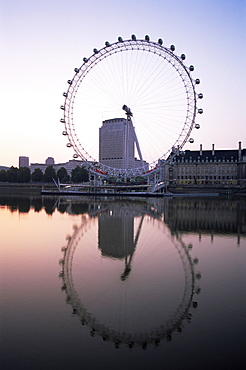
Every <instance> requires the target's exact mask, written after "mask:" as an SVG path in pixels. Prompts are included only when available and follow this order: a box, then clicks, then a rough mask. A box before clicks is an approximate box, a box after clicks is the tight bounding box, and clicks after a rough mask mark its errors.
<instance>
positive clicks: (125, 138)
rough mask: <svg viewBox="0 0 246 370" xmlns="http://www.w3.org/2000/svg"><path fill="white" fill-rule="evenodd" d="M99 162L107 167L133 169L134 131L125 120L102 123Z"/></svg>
mask: <svg viewBox="0 0 246 370" xmlns="http://www.w3.org/2000/svg"><path fill="white" fill-rule="evenodd" d="M99 162H100V163H102V164H105V165H107V166H109V167H116V168H134V166H135V158H134V131H133V128H132V126H131V125H129V124H128V121H127V120H126V119H125V118H114V119H109V120H106V121H103V123H102V126H101V127H100V128H99Z"/></svg>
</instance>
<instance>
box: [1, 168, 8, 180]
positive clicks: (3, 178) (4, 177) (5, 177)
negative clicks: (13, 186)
mask: <svg viewBox="0 0 246 370" xmlns="http://www.w3.org/2000/svg"><path fill="white" fill-rule="evenodd" d="M5 181H7V171H5V170H1V171H0V182H5Z"/></svg>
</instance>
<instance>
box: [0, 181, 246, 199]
mask: <svg viewBox="0 0 246 370" xmlns="http://www.w3.org/2000/svg"><path fill="white" fill-rule="evenodd" d="M43 188H44V189H45V190H50V191H52V190H54V191H56V190H57V189H56V186H55V184H53V183H45V184H44V183H26V184H21V183H18V184H17V183H0V194H2V195H4V194H13V195H14V194H16V195H18V194H26V195H27V194H30V195H32V194H35V195H40V194H41V190H42V189H43ZM168 191H169V192H170V193H173V194H189V195H192V194H194V195H198V194H201V193H202V194H205V193H209V194H213V193H219V194H220V195H222V196H229V197H230V196H232V197H234V196H236V197H237V196H240V197H246V188H245V187H244V188H242V187H240V186H208V185H203V186H198V185H196V186H195V185H183V186H175V185H169V186H168Z"/></svg>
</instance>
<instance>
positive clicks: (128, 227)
mask: <svg viewBox="0 0 246 370" xmlns="http://www.w3.org/2000/svg"><path fill="white" fill-rule="evenodd" d="M111 212H113V211H108V212H107V213H104V214H101V216H100V217H99V230H98V244H99V249H100V250H101V252H102V255H103V256H108V257H111V258H119V259H124V258H126V257H127V256H129V255H133V253H134V250H135V245H134V217H131V216H129V214H118V215H115V214H111ZM109 230H110V231H109Z"/></svg>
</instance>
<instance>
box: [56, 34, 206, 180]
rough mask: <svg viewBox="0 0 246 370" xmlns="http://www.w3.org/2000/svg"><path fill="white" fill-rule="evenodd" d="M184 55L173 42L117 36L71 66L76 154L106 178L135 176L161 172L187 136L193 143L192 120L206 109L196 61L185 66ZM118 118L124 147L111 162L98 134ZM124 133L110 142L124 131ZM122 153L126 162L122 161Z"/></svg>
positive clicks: (70, 122)
mask: <svg viewBox="0 0 246 370" xmlns="http://www.w3.org/2000/svg"><path fill="white" fill-rule="evenodd" d="M185 59H186V56H185V54H181V55H180V56H178V55H176V54H175V46H174V45H171V46H170V47H166V46H164V45H163V40H162V39H158V41H151V40H150V37H149V36H148V35H146V36H145V37H144V38H143V39H137V37H136V36H135V35H132V36H131V38H130V39H127V40H123V39H122V37H118V40H117V41H116V42H114V43H110V42H108V41H106V42H105V46H104V47H102V48H101V49H96V48H94V49H93V54H92V55H91V56H90V57H84V58H83V62H82V64H81V66H80V67H78V68H75V69H74V76H73V77H72V78H71V79H69V80H68V81H67V83H68V88H67V91H65V92H64V93H63V96H64V98H65V101H64V103H63V104H62V105H61V109H62V111H63V117H62V118H61V122H62V123H63V124H64V130H63V135H64V136H65V137H66V138H67V144H66V145H67V147H68V148H70V150H72V151H73V152H72V155H73V157H74V158H78V159H81V160H82V161H85V162H86V163H87V165H88V167H89V168H90V169H91V170H94V169H95V168H96V169H97V171H100V173H101V174H102V175H103V174H104V175H105V176H106V175H107V176H116V177H117V176H125V177H134V176H138V175H140V176H141V175H146V173H148V172H151V171H154V170H157V169H158V168H160V167H162V166H163V165H165V164H166V163H169V162H170V161H171V160H172V158H173V157H174V156H175V155H176V154H177V153H178V152H179V151H182V148H183V147H184V145H185V143H186V142H187V141H190V142H191V143H192V142H194V139H193V138H192V137H191V132H192V130H193V128H199V127H200V125H199V124H198V123H196V122H195V119H196V115H197V113H198V114H201V113H203V110H202V108H199V107H198V106H197V101H198V100H199V99H202V98H203V94H202V93H197V92H196V90H195V89H196V86H197V85H199V83H200V80H199V79H198V78H193V77H192V74H193V71H194V66H193V65H190V66H186V65H185ZM114 120H116V121H117V120H118V121H120V120H123V122H124V124H125V127H126V132H127V134H125V136H124V140H125V143H126V144H125V145H123V146H124V148H123V149H122V153H120V154H115V153H114V154H111V157H112V158H110V160H109V158H108V157H109V156H110V155H109V154H108V152H107V154H104V155H101V157H100V154H99V152H100V143H99V131H100V128H101V127H103V126H105V125H106V123H107V124H108V123H109V122H111V121H112V122H115V121H114ZM118 121H117V122H118ZM110 131H111V132H112V131H116V129H112V128H110ZM119 131H120V130H118V132H115V133H114V136H112V138H111V141H110V144H109V146H110V147H112V146H113V145H114V143H116V142H118V141H117V140H118V138H119V135H122V134H120V133H119ZM117 135H118V136H117ZM129 138H130V139H131V140H132V141H131V142H130V139H129ZM129 142H130V144H129ZM115 145H116V144H115ZM117 145H118V144H117ZM131 145H132V146H134V149H132V151H131V153H130V154H129V146H131ZM117 155H118V157H117ZM120 155H121V157H123V160H122V162H119V161H118V162H117V161H116V159H119V158H121V157H119V156H120ZM116 163H117V164H116ZM95 164H96V167H95Z"/></svg>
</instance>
